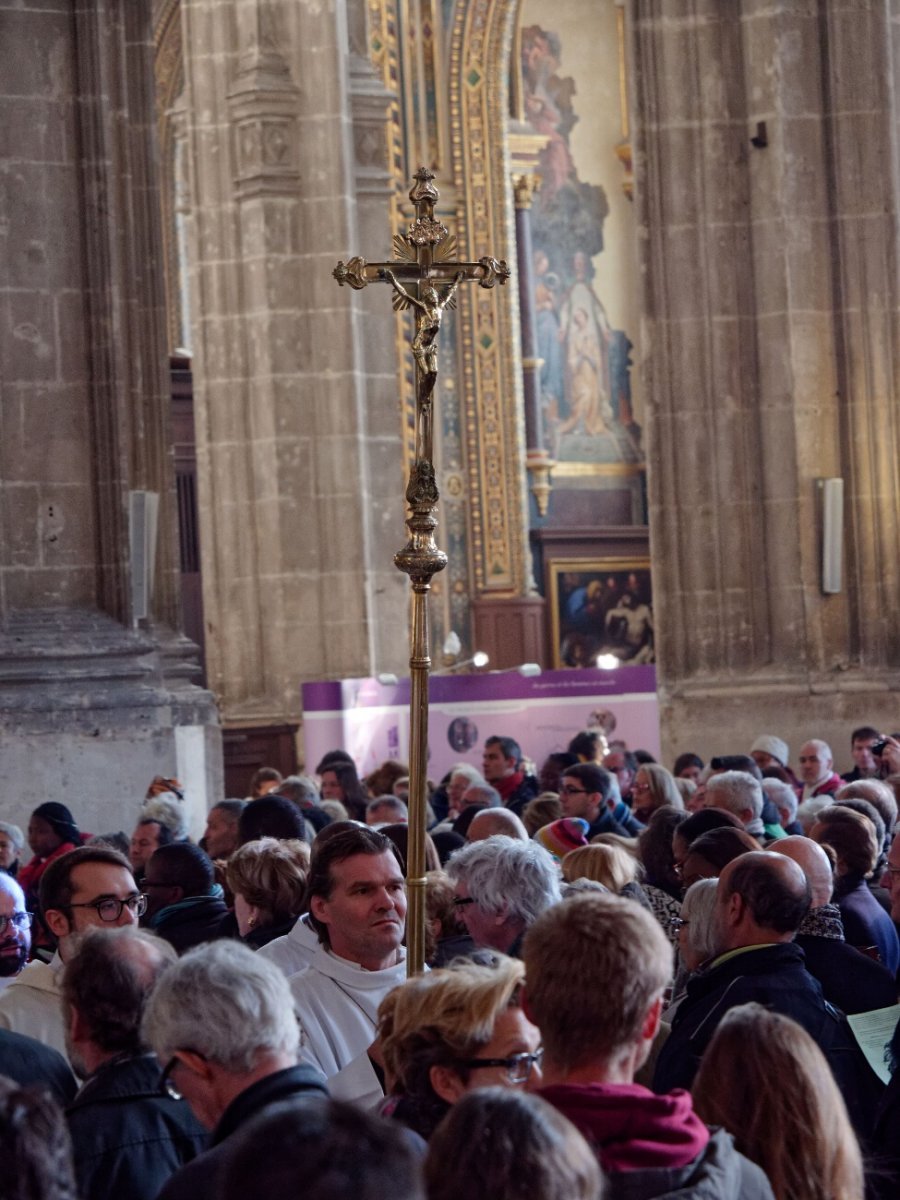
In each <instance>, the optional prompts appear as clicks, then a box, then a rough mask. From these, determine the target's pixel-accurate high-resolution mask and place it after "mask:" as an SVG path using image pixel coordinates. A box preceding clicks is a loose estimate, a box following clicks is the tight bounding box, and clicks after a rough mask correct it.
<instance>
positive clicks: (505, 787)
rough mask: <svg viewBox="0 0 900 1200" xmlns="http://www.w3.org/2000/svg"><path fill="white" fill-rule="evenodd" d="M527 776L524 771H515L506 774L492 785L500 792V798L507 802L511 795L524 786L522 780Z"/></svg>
mask: <svg viewBox="0 0 900 1200" xmlns="http://www.w3.org/2000/svg"><path fill="white" fill-rule="evenodd" d="M524 778H525V772H524V771H513V773H512V775H504V777H503V778H502V779H498V780H496V781H495V782H494V783H493V784H492V786H493V787H495V788H496V789H497V791H498V792H499V793H500V799H501V800H502V801H503V803H504V804H506V802H507V800H509V798H510V796H512V794H513V793H514V792H515V791H516V790H517V789H518V788H520V787H521V786H522V780H523V779H524Z"/></svg>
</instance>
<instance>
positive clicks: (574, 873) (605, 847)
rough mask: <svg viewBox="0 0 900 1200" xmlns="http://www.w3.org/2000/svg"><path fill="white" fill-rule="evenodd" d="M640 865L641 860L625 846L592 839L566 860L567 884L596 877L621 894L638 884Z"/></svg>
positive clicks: (563, 873) (564, 877)
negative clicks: (628, 886)
mask: <svg viewBox="0 0 900 1200" xmlns="http://www.w3.org/2000/svg"><path fill="white" fill-rule="evenodd" d="M639 871H640V867H639V865H638V861H637V859H636V858H635V857H634V856H633V855H631V854H629V853H628V851H627V850H626V849H625V848H624V846H617V845H611V844H610V843H608V842H606V841H604V842H592V843H591V845H590V846H579V847H578V849H577V850H570V851H569V853H568V854H567V855H566V856H565V858H564V859H563V860H562V875H563V879H564V880H565V882H566V883H574V882H575V880H576V879H593V880H594V882H595V883H602V884H603V886H604V887H608V888H609V890H610V891H611V892H615V894H616V895H617V896H618V895H619V894H620V893H621V891H622V889H623V888H624V887H626V886H627V885H628V884H630V883H636V882H637V878H638V873H639Z"/></svg>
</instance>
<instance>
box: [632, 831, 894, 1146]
mask: <svg viewBox="0 0 900 1200" xmlns="http://www.w3.org/2000/svg"><path fill="white" fill-rule="evenodd" d="M810 899H811V891H810V886H809V883H808V882H807V879H806V876H805V875H804V874H803V872H802V871H801V869H800V868H799V867H798V866H797V864H796V863H795V862H793V861H792V860H791V859H789V858H787V857H785V856H784V855H781V854H772V853H770V852H766V851H753V852H751V853H749V854H742V855H741V856H740V857H739V858H736V859H734V861H733V862H730V863H729V864H728V865H727V866H726V867H725V868H724V869H723V870H722V873H721V875H720V876H719V886H718V891H717V895H716V926H717V940H718V948H719V954H718V957H716V958H715V959H714V960H713V962H712V964H711V965H710V966H709V967H708V968H707V969H706V970H705V971H703V972H701V973H700V974H699V975H696V976H695V977H694V978H693V979H691V981H690V982H689V983H688V987H687V995H686V997H685V999H684V1000H683V1001H682V1003H681V1005H680V1007H679V1009H678V1011H677V1013H676V1014H675V1020H674V1022H673V1024H672V1031H671V1033H670V1035H669V1037H668V1038H667V1040H666V1042H665V1044H664V1045H663V1047H662V1050H661V1051H660V1055H659V1058H658V1060H657V1064H656V1071H655V1073H654V1076H653V1088H654V1090H655V1091H656V1092H661V1093H662V1092H669V1091H671V1090H672V1089H673V1088H677V1087H683V1088H690V1086H691V1084H692V1083H693V1081H694V1076H695V1074H696V1073H697V1068H698V1066H699V1065H700V1059H701V1057H702V1055H703V1052H704V1050H705V1049H706V1047H707V1046H708V1045H709V1042H710V1040H711V1038H712V1035H713V1033H714V1032H715V1030H716V1026H717V1025H718V1023H719V1021H720V1020H721V1019H722V1016H723V1015H724V1014H725V1013H726V1012H727V1011H728V1009H729V1008H733V1007H734V1006H735V1005H738V1004H746V1003H747V1002H748V1001H751V1000H755V1001H757V1002H758V1003H759V1004H762V1005H764V1006H765V1007H766V1008H769V1009H772V1010H773V1011H774V1012H778V1013H782V1014H783V1015H784V1016H787V1017H792V1018H793V1020H795V1021H796V1022H797V1023H798V1024H799V1025H802V1026H803V1028H804V1029H805V1030H806V1031H807V1033H809V1034H810V1036H811V1037H812V1038H813V1040H814V1041H815V1042H816V1043H817V1045H818V1046H819V1047H820V1049H821V1050H822V1052H823V1053H824V1054H825V1057H826V1058H827V1059H828V1062H829V1065H830V1066H831V1069H832V1072H833V1073H834V1076H835V1079H836V1081H837V1083H838V1086H839V1087H840V1088H841V1092H842V1094H843V1097H844V1101H845V1103H846V1105H847V1109H848V1112H849V1114H850V1118H851V1120H852V1121H853V1124H854V1127H855V1128H856V1130H857V1132H858V1133H863V1134H867V1133H869V1132H871V1128H872V1125H873V1123H874V1115H875V1108H876V1106H877V1102H878V1098H879V1096H880V1094H881V1091H882V1090H883V1088H882V1086H881V1085H880V1084H879V1081H878V1080H877V1078H876V1077H875V1075H874V1074H873V1073H872V1072H871V1070H870V1069H869V1068H868V1067H867V1066H866V1064H865V1062H864V1060H863V1059H862V1056H861V1054H860V1052H859V1051H858V1049H857V1047H856V1045H855V1043H854V1040H853V1035H852V1033H851V1032H850V1030H849V1027H848V1025H847V1020H846V1017H844V1015H843V1014H842V1013H841V1012H839V1011H838V1010H837V1009H835V1008H833V1007H832V1006H831V1005H830V1004H828V1002H827V1001H826V1000H825V997H824V996H823V995H822V988H821V986H820V984H819V982H818V981H817V980H816V979H814V978H813V977H812V975H810V973H809V972H808V971H807V970H806V967H805V966H804V958H803V951H802V950H801V949H800V947H799V946H796V945H794V944H793V939H794V935H795V933H796V931H797V930H798V929H799V927H800V925H801V923H802V921H803V918H804V917H805V916H806V914H807V912H808V911H809V906H810Z"/></svg>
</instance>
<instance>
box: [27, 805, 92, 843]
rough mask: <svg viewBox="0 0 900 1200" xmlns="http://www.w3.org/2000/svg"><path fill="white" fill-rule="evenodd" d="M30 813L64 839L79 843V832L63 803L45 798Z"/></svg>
mask: <svg viewBox="0 0 900 1200" xmlns="http://www.w3.org/2000/svg"><path fill="white" fill-rule="evenodd" d="M31 815H32V816H33V817H40V818H41V819H42V820H44V821H46V822H47V824H48V825H49V826H50V827H51V828H52V830H53V832H54V833H55V834H57V835H58V836H59V837H61V838H63V840H64V841H67V842H74V843H75V845H76V846H80V845H81V832H80V830H79V828H78V826H77V825H76V824H75V820H74V818H73V816H72V814H71V813H70V812H69V810H68V809H67V808H66V806H65V805H64V804H60V803H59V802H58V801H57V800H47V801H46V803H44V804H39V805H38V806H37V808H36V809H35V810H34V812H33V813H32V814H31Z"/></svg>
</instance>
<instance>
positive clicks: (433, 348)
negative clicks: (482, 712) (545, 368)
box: [334, 167, 510, 975]
mask: <svg viewBox="0 0 900 1200" xmlns="http://www.w3.org/2000/svg"><path fill="white" fill-rule="evenodd" d="M414 179H415V183H414V184H413V187H412V190H411V191H410V193H409V198H410V200H411V201H412V202H413V205H414V206H415V212H416V215H415V218H414V220H413V221H412V222H411V223H410V225H409V227H408V229H407V231H406V233H405V234H399V235H397V236H396V237H395V238H394V253H395V255H396V258H395V260H394V261H393V262H381V263H377V262H376V263H367V262H366V260H365V259H364V258H351V259H350V261H349V262H348V263H343V262H339V263H338V265H337V267H336V268H335V270H334V277H335V279H336V280H337V281H338V283H339V284H341V285H343V284H345V283H349V285H350V286H351V287H352V288H356V289H361V288H364V287H366V286H367V285H368V284H370V283H379V282H381V283H389V284H390V285H391V288H392V289H393V293H394V297H393V302H394V309H395V310H402V309H406V308H409V307H410V306H412V307H413V308H414V309H415V320H416V333H415V337H414V338H413V343H412V353H413V358H414V360H415V367H416V445H415V458H414V461H413V464H412V467H411V469H410V473H409V483H408V484H407V488H406V502H407V504H408V505H409V509H410V515H409V517H408V518H407V521H406V527H407V529H408V530H409V540H408V541H407V543H406V545H405V546H404V547H403V549H402V550H400V551H398V552H397V554H395V555H394V562H395V563H396V565H397V566H398V567H399V568H400V570H401V571H403V572H404V573H405V574H407V575H408V576H409V578H410V582H411V584H412V592H413V606H412V621H411V627H410V635H409V641H410V658H409V677H410V696H409V725H410V757H409V853H408V856H407V864H406V877H407V885H408V888H409V913H408V919H407V926H406V928H407V970H408V973H409V974H410V975H415V974H418V972H420V971H421V970H422V967H423V965H424V959H425V797H426V790H427V784H426V779H427V771H428V674H429V671H430V670H431V658H430V657H429V653H428V649H429V636H428V593H429V592H430V590H431V580H432V576H434V575H436V574H437V572H438V571H443V569H444V567H446V565H447V555H446V554H444V552H443V550H440V549H438V547H437V544H436V543H435V540H434V531H435V528H436V526H437V520H436V518H435V515H434V512H435V508H436V507H437V502H438V499H439V495H438V489H437V483H436V481H435V477H434V461H433V452H434V423H433V405H432V401H433V398H434V388H435V384H436V383H437V351H438V347H437V338H438V333H439V332H440V328H441V321H442V319H443V315H444V312H445V311H446V309H448V308H453V307H455V302H456V293H457V289H458V288H459V286H460V284H462V283H472V282H477V283H478V284H480V286H481V287H483V288H491V287H493V286H494V284H495V283H498V282H499V283H501V284H502V283H505V282H506V280H507V279H509V276H510V270H509V267H508V266H507V265H506V263H505V262H498V261H497V260H496V259H495V258H487V257H486V258H481V259H479V260H478V262H456V261H454V260H453V255H454V254H455V252H456V239H455V238H454V237H453V236H452V235H451V234H450V232H449V230H448V229H447V227H446V225H444V224H443V223H442V222H441V221H439V220H437V219H436V218H435V215H434V206H435V203H436V202H437V200H438V191H437V188H436V187H435V186H434V183H433V182H432V180H433V179H434V172H432V171H429V170H428V169H427V168H426V167H420V168H419V169H418V171H416V173H415V176H414Z"/></svg>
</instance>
